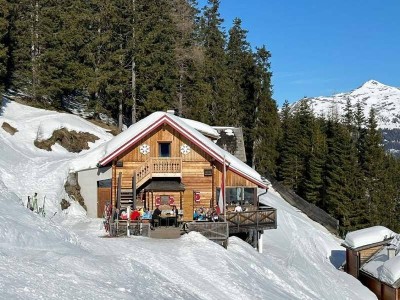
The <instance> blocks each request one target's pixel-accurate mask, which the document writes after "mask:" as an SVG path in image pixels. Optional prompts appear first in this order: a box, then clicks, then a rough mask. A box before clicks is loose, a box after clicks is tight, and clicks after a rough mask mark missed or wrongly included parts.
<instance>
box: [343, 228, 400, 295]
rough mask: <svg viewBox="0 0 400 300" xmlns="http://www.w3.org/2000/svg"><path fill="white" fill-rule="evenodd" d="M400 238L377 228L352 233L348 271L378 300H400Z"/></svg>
mask: <svg viewBox="0 0 400 300" xmlns="http://www.w3.org/2000/svg"><path fill="white" fill-rule="evenodd" d="M399 245H400V237H399V236H398V235H396V234H395V233H394V232H393V231H391V230H389V229H387V228H385V227H383V226H374V227H370V228H365V229H361V230H357V231H354V232H351V233H349V234H348V235H347V236H346V240H345V242H344V243H343V244H342V246H344V247H345V248H346V265H345V271H346V272H347V273H349V274H350V275H352V276H354V277H356V278H358V279H359V280H360V282H361V283H362V284H364V285H365V286H366V287H368V288H369V289H370V290H371V291H372V292H374V293H375V295H376V296H377V297H378V299H379V300H400V293H399V287H400V256H397V254H398V252H399V249H398V248H399Z"/></svg>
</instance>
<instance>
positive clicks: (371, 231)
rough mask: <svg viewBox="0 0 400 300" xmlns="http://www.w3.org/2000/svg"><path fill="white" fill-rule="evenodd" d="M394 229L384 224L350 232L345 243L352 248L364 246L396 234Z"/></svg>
mask: <svg viewBox="0 0 400 300" xmlns="http://www.w3.org/2000/svg"><path fill="white" fill-rule="evenodd" d="M395 234H396V233H394V232H393V231H392V230H390V229H388V228H386V227H384V226H373V227H369V228H364V229H360V230H356V231H353V232H349V233H348V234H347V235H346V239H345V241H344V245H346V246H348V247H350V248H359V247H362V246H366V245H370V244H375V243H379V242H383V241H384V240H387V239H390V238H392V237H394V236H395Z"/></svg>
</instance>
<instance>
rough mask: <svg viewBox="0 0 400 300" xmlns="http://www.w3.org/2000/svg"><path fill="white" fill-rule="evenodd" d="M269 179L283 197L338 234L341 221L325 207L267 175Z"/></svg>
mask: <svg viewBox="0 0 400 300" xmlns="http://www.w3.org/2000/svg"><path fill="white" fill-rule="evenodd" d="M266 177H267V179H268V180H269V181H270V182H271V183H272V185H273V187H274V189H275V190H276V191H277V192H278V193H279V194H280V195H281V196H282V198H283V199H284V200H285V201H286V202H288V203H289V204H291V205H293V206H294V207H296V208H298V209H299V210H301V211H302V212H303V213H305V214H306V215H307V216H308V217H309V218H310V219H312V220H314V221H315V222H318V223H320V224H321V225H323V226H324V227H325V228H326V229H328V230H329V231H330V232H332V233H334V234H337V233H338V229H339V221H338V220H336V219H335V218H334V217H332V216H331V215H329V214H328V213H327V212H326V211H324V210H323V209H321V208H319V207H317V206H316V205H314V204H312V203H309V202H307V201H306V200H304V199H303V198H301V197H300V196H299V195H297V194H296V193H295V192H294V191H292V190H291V189H289V188H288V187H286V186H284V185H283V184H282V183H280V182H278V181H277V180H275V179H274V178H272V176H268V175H267V176H266Z"/></svg>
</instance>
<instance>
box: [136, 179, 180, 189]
mask: <svg viewBox="0 0 400 300" xmlns="http://www.w3.org/2000/svg"><path fill="white" fill-rule="evenodd" d="M144 190H145V191H146V192H183V191H185V186H184V185H183V184H182V183H180V182H178V181H176V180H152V181H151V182H150V183H149V184H148V185H147V186H146V187H145V188H144Z"/></svg>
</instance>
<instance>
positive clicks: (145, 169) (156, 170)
mask: <svg viewBox="0 0 400 300" xmlns="http://www.w3.org/2000/svg"><path fill="white" fill-rule="evenodd" d="M154 177H182V158H180V157H176V158H175V157H167V158H153V157H151V158H149V159H148V160H147V161H145V162H144V163H143V164H142V165H141V166H140V167H139V168H138V169H137V170H136V185H137V187H139V186H140V185H141V184H143V183H144V182H145V181H147V180H148V179H150V178H154Z"/></svg>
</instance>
